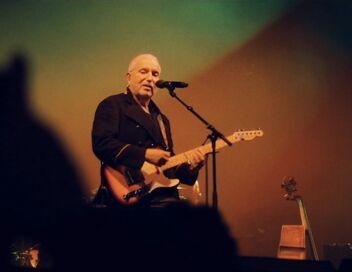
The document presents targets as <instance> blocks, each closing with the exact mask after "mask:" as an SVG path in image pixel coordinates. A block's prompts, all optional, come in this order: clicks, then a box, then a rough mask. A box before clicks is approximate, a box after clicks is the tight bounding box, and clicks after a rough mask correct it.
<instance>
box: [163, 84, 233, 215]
mask: <svg viewBox="0 0 352 272" xmlns="http://www.w3.org/2000/svg"><path fill="white" fill-rule="evenodd" d="M167 89H168V90H169V94H170V96H171V97H173V98H176V99H177V100H178V101H179V102H180V103H181V104H182V105H183V106H185V107H186V109H187V110H189V111H190V112H191V113H193V114H194V115H195V116H196V117H197V118H198V119H199V120H200V121H202V122H203V123H204V124H205V125H206V127H207V129H209V130H210V131H211V134H209V135H208V137H207V138H208V139H210V141H211V146H212V158H213V160H212V161H213V207H214V208H215V209H217V208H218V195H217V188H216V141H217V139H218V138H220V139H222V140H223V141H224V142H225V143H226V144H227V145H228V146H231V145H232V143H231V142H230V141H229V140H228V139H226V137H225V136H224V135H223V134H222V133H221V132H220V131H218V130H217V129H216V128H215V127H214V126H213V125H211V124H209V122H207V121H206V120H205V119H204V118H203V117H202V116H200V115H199V114H198V113H197V112H196V111H195V110H194V109H193V108H192V107H191V106H189V105H187V104H186V103H185V102H184V101H182V100H181V99H180V98H179V97H178V96H177V95H176V93H175V87H173V86H168V87H167Z"/></svg>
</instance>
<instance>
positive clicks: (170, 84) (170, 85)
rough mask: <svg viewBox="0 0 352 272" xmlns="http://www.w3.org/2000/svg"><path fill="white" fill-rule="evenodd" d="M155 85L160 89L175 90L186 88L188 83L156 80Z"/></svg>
mask: <svg viewBox="0 0 352 272" xmlns="http://www.w3.org/2000/svg"><path fill="white" fill-rule="evenodd" d="M155 85H156V86H157V87H158V88H160V89H162V88H167V89H169V88H170V89H175V88H186V87H187V86H188V83H186V82H181V81H165V80H158V81H157V82H156V83H155Z"/></svg>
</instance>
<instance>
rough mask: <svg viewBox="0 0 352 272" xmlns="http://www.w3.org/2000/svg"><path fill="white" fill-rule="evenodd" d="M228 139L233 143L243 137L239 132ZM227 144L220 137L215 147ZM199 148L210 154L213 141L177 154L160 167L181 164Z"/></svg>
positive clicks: (164, 168) (218, 147)
mask: <svg viewBox="0 0 352 272" xmlns="http://www.w3.org/2000/svg"><path fill="white" fill-rule="evenodd" d="M226 139H227V140H229V141H230V142H231V143H235V142H238V141H240V140H242V138H241V137H240V136H238V135H237V134H233V135H231V136H229V137H226ZM225 146H227V143H225V142H224V141H223V140H221V139H219V140H217V141H216V145H215V149H216V150H219V149H221V148H223V147H225ZM197 149H198V150H200V151H201V152H202V153H203V154H209V153H211V152H212V146H211V143H209V144H206V145H202V146H199V147H197V148H193V149H191V150H188V151H186V152H183V153H180V154H178V155H176V156H173V157H171V158H170V159H169V161H168V162H167V163H166V164H165V165H163V166H162V167H160V168H161V170H163V171H164V170H167V169H170V168H172V167H175V166H177V165H180V164H182V163H185V162H187V161H188V160H189V158H190V154H191V153H193V152H194V151H195V150H197Z"/></svg>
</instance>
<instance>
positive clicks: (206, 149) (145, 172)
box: [103, 130, 264, 205]
mask: <svg viewBox="0 0 352 272" xmlns="http://www.w3.org/2000/svg"><path fill="white" fill-rule="evenodd" d="M263 134H264V133H263V131H262V130H250V131H237V132H235V133H233V134H232V135H231V136H229V137H227V139H228V140H229V141H230V142H231V143H235V142H239V141H243V140H245V141H249V140H253V139H254V138H256V137H260V136H263ZM225 146H227V144H226V143H225V142H224V141H223V140H221V139H218V140H217V141H216V145H215V147H216V150H219V149H221V148H223V147H225ZM196 149H198V150H200V151H201V152H202V153H203V154H204V155H205V154H209V153H211V152H212V146H211V144H210V143H209V144H206V145H202V146H200V147H197V148H194V149H191V150H189V151H186V152H184V153H181V154H177V155H175V156H173V157H171V158H170V159H169V160H168V161H167V162H166V163H165V164H164V165H163V166H160V167H158V166H156V165H154V164H151V163H149V162H146V161H145V162H144V164H143V165H142V168H141V169H139V171H138V172H139V174H138V175H137V176H136V175H135V173H130V172H129V171H128V168H127V167H125V166H123V165H121V166H119V167H117V168H112V167H111V166H109V165H104V168H103V174H104V176H105V179H106V181H107V184H108V186H109V188H110V191H111V192H112V194H113V196H114V197H115V198H116V199H117V200H118V201H119V202H120V203H122V204H125V205H130V204H133V203H136V202H138V201H139V200H140V199H141V198H142V197H143V196H145V195H147V194H149V193H151V192H152V191H153V190H155V189H157V188H160V187H174V186H177V185H178V184H179V180H178V179H169V178H167V177H166V176H165V175H164V174H163V171H165V170H168V169H170V168H172V167H175V166H178V165H180V164H182V163H185V162H187V161H188V157H189V154H191V153H192V152H194V151H195V150H196Z"/></svg>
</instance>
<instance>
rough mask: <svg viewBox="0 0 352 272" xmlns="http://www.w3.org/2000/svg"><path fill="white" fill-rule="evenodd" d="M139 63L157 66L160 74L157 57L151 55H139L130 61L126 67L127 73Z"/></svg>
mask: <svg viewBox="0 0 352 272" xmlns="http://www.w3.org/2000/svg"><path fill="white" fill-rule="evenodd" d="M140 62H153V63H155V64H157V65H158V66H159V71H160V72H161V67H160V63H159V60H158V58H157V57H155V56H154V55H152V54H140V55H137V56H135V57H134V58H133V59H132V60H131V62H130V64H129V65H128V70H127V73H130V72H131V71H133V70H134V69H135V68H136V66H137V65H138V64H139V63H140Z"/></svg>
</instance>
